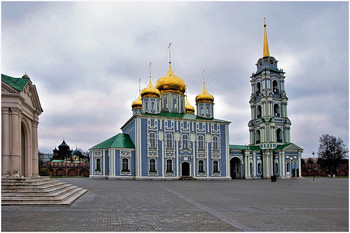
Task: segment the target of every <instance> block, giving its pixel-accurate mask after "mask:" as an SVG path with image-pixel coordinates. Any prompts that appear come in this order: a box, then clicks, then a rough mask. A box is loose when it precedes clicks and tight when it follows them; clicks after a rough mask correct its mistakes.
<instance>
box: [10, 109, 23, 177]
mask: <svg viewBox="0 0 350 233" xmlns="http://www.w3.org/2000/svg"><path fill="white" fill-rule="evenodd" d="M19 114H20V110H19V109H18V108H11V147H10V153H11V155H10V172H11V173H14V172H17V173H20V168H21V155H20V151H21V144H20V142H21V138H20V137H21V136H20V135H21V127H20V122H19Z"/></svg>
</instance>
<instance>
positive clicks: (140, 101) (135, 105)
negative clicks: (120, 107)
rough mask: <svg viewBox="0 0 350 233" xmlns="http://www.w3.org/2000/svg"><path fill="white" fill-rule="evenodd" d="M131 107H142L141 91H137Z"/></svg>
mask: <svg viewBox="0 0 350 233" xmlns="http://www.w3.org/2000/svg"><path fill="white" fill-rule="evenodd" d="M131 107H132V109H135V108H142V100H141V92H140V93H139V97H138V98H137V99H136V100H134V102H132V104H131Z"/></svg>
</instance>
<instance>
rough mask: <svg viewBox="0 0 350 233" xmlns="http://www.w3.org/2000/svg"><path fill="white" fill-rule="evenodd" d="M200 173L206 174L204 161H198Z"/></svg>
mask: <svg viewBox="0 0 350 233" xmlns="http://www.w3.org/2000/svg"><path fill="white" fill-rule="evenodd" d="M198 172H204V162H203V160H199V161H198Z"/></svg>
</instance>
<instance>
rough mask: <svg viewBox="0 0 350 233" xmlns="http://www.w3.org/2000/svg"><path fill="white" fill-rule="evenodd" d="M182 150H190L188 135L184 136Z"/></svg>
mask: <svg viewBox="0 0 350 233" xmlns="http://www.w3.org/2000/svg"><path fill="white" fill-rule="evenodd" d="M182 149H188V135H187V134H183V135H182Z"/></svg>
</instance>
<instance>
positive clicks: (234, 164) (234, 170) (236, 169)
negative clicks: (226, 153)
mask: <svg viewBox="0 0 350 233" xmlns="http://www.w3.org/2000/svg"><path fill="white" fill-rule="evenodd" d="M241 166H242V164H241V160H240V159H239V158H232V159H231V161H230V176H231V178H232V179H241V178H242V175H241Z"/></svg>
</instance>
